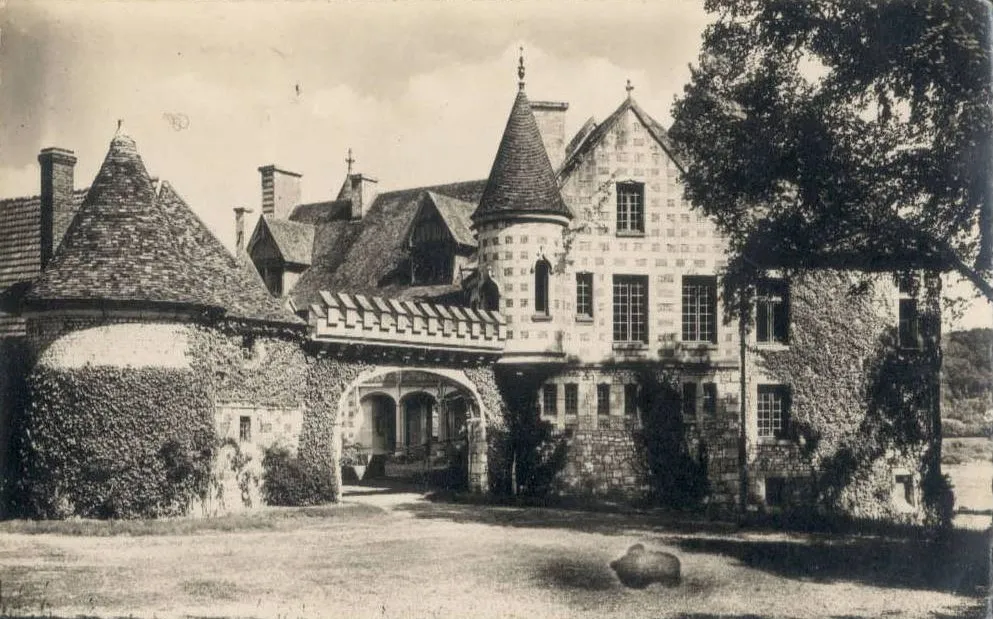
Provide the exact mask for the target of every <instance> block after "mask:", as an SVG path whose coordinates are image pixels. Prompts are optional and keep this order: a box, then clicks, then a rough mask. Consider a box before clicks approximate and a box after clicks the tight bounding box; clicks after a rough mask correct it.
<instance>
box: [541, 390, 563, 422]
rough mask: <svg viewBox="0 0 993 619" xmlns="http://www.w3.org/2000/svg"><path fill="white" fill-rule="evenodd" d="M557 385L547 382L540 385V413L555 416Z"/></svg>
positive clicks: (556, 409) (545, 415) (556, 413)
mask: <svg viewBox="0 0 993 619" xmlns="http://www.w3.org/2000/svg"><path fill="white" fill-rule="evenodd" d="M558 404H559V386H558V385H557V384H555V383H548V384H547V385H542V386H541V415H542V416H543V417H556V416H558V414H559V406H558Z"/></svg>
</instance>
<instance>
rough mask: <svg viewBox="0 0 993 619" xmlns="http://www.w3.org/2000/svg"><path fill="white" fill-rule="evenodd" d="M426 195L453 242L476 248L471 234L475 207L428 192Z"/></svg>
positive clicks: (473, 236)
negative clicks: (443, 222)
mask: <svg viewBox="0 0 993 619" xmlns="http://www.w3.org/2000/svg"><path fill="white" fill-rule="evenodd" d="M427 195H428V198H430V200H431V203H432V204H434V207H435V208H436V209H437V210H438V214H439V215H441V218H442V219H443V220H445V224H446V225H447V226H448V231H449V232H451V233H452V238H453V239H455V242H456V243H458V244H459V245H464V246H466V247H476V246H477V244H478V243H477V242H476V237H475V235H473V233H472V213H473V211H475V210H476V205H475V204H470V203H469V202H463V201H462V200H457V199H455V198H450V197H448V196H446V195H442V194H439V193H435V192H433V191H428V192H427Z"/></svg>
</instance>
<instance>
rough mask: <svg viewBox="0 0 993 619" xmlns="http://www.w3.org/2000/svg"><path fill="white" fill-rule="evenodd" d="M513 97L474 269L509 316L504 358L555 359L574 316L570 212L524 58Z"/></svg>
mask: <svg viewBox="0 0 993 619" xmlns="http://www.w3.org/2000/svg"><path fill="white" fill-rule="evenodd" d="M518 76H519V78H520V82H519V89H518V92H517V98H516V99H515V101H514V106H513V108H511V110H510V118H509V119H508V120H507V126H506V128H505V129H504V132H503V138H502V139H501V140H500V148H499V149H498V150H497V155H496V159H495V160H494V161H493V168H492V169H491V170H490V176H489V179H488V180H487V183H486V188H485V189H484V190H483V195H482V198H481V199H480V201H479V207H478V208H477V209H476V211H475V212H474V213H473V216H472V220H473V225H474V226H475V229H476V232H477V235H478V241H479V250H478V254H479V270H480V273H483V274H485V275H487V276H488V277H489V278H490V279H491V280H492V281H493V282H494V283H495V284H496V286H497V287H498V288H499V309H500V312H501V313H502V314H503V315H504V316H505V317H506V320H507V344H506V347H505V349H504V350H505V353H504V356H503V358H502V360H501V361H502V362H505V363H533V362H539V363H540V362H555V361H561V360H562V359H563V357H564V354H563V349H562V333H563V326H564V325H565V324H566V320H565V319H566V318H567V317H568V316H570V315H571V312H572V307H571V305H570V303H569V300H568V297H567V292H566V290H567V289H566V287H565V286H564V281H563V276H562V270H563V269H562V264H561V263H562V257H563V256H562V252H563V243H562V241H563V234H562V233H563V231H564V230H565V228H566V227H567V226H568V225H569V220H570V219H572V213H571V212H570V211H569V208H568V207H567V206H566V205H565V202H564V201H563V200H562V194H561V193H560V192H559V187H558V184H557V182H556V180H555V173H554V172H553V170H552V164H551V162H550V161H549V158H548V153H547V152H546V151H545V147H544V143H543V142H542V139H541V133H540V132H539V130H538V123H537V121H536V120H535V117H534V114H533V113H532V111H531V103H530V101H528V98H527V95H526V94H525V92H524V58H523V56H522V57H521V59H520V64H519V66H518Z"/></svg>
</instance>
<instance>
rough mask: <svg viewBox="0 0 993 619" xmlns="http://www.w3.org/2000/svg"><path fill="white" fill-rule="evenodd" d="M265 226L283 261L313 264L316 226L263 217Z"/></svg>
mask: <svg viewBox="0 0 993 619" xmlns="http://www.w3.org/2000/svg"><path fill="white" fill-rule="evenodd" d="M262 221H263V222H264V225H265V226H266V227H267V228H268V229H269V234H271V235H272V239H273V240H274V241H275V242H276V248H277V249H279V253H280V254H282V256H283V260H285V261H286V262H292V263H294V264H305V265H309V264H310V263H311V254H312V252H313V249H314V226H313V225H312V224H305V223H301V222H298V221H288V220H285V219H277V218H275V217H270V216H268V215H263V216H262Z"/></svg>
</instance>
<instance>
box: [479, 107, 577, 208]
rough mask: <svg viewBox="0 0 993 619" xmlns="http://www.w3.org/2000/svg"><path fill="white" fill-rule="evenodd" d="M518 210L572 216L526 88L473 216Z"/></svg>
mask: <svg viewBox="0 0 993 619" xmlns="http://www.w3.org/2000/svg"><path fill="white" fill-rule="evenodd" d="M515 213H516V214H521V213H531V214H539V213H540V214H548V215H562V216H565V217H572V214H571V212H570V211H569V208H568V207H567V206H566V205H565V202H563V200H562V194H561V193H560V192H559V187H558V184H557V182H556V180H555V173H554V172H553V170H552V164H551V162H550V161H549V159H548V153H547V152H546V151H545V145H544V143H543V142H542V139H541V133H540V132H539V131H538V123H537V122H536V121H535V119H534V114H533V113H532V112H531V105H530V103H529V102H528V98H527V95H526V94H524V89H523V88H521V89H520V91H518V93H517V99H516V100H515V101H514V106H513V108H511V110H510V118H508V119H507V126H506V128H505V129H504V131H503V138H502V139H501V140H500V147H499V148H498V149H497V154H496V158H495V159H494V160H493V168H492V169H491V170H490V176H489V179H488V180H487V183H486V189H485V190H484V191H483V196H482V198H481V199H480V201H479V208H478V209H476V212H475V213H474V214H473V216H472V218H473V221H479V220H480V219H485V218H490V217H494V216H501V215H511V214H515Z"/></svg>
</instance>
